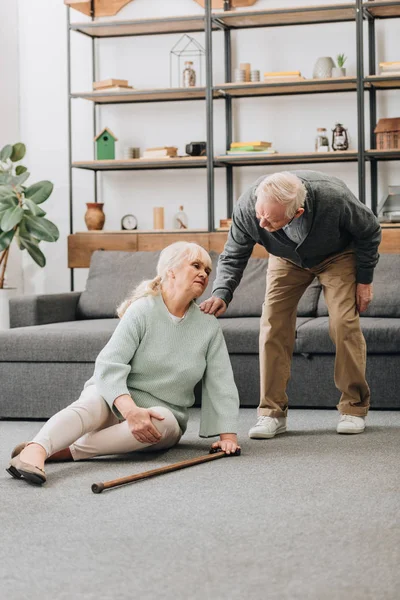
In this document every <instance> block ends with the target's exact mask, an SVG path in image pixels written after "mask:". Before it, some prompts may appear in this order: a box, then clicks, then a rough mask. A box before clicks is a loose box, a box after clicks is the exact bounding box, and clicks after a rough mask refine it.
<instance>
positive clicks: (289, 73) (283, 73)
mask: <svg viewBox="0 0 400 600" xmlns="http://www.w3.org/2000/svg"><path fill="white" fill-rule="evenodd" d="M264 77H301V73H300V71H267V72H265V73H264Z"/></svg>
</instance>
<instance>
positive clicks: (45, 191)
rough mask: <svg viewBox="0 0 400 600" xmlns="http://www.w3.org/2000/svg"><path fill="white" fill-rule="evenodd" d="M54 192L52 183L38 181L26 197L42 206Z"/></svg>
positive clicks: (30, 188) (26, 193) (29, 189)
mask: <svg viewBox="0 0 400 600" xmlns="http://www.w3.org/2000/svg"><path fill="white" fill-rule="evenodd" d="M52 191H53V184H52V183H51V181H38V182H37V183H34V184H33V185H31V186H30V187H28V189H27V190H26V191H25V197H26V198H30V199H31V200H33V202H34V203H35V204H41V203H42V202H44V201H45V200H47V198H48V197H49V196H50V194H51V192H52Z"/></svg>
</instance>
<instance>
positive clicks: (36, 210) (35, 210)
mask: <svg viewBox="0 0 400 600" xmlns="http://www.w3.org/2000/svg"><path fill="white" fill-rule="evenodd" d="M24 204H25V206H26V207H27V208H29V211H30V213H32V215H33V216H34V217H35V216H36V217H44V216H45V214H46V213H45V212H44V210H42V209H41V208H40V206H38V205H37V204H35V203H34V202H32V200H31V199H30V198H24Z"/></svg>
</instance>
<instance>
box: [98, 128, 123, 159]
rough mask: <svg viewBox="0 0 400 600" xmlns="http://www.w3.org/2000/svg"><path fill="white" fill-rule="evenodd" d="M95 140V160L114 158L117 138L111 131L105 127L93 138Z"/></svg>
mask: <svg viewBox="0 0 400 600" xmlns="http://www.w3.org/2000/svg"><path fill="white" fill-rule="evenodd" d="M94 141H95V142H96V158H97V160H114V159H115V142H117V141H118V138H116V137H115V135H114V134H113V132H112V131H111V130H110V129H108V127H105V128H104V129H103V131H100V133H99V134H98V135H97V136H96V137H95V138H94Z"/></svg>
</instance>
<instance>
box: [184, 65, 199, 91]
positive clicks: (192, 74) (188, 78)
mask: <svg viewBox="0 0 400 600" xmlns="http://www.w3.org/2000/svg"><path fill="white" fill-rule="evenodd" d="M182 85H183V87H186V88H187V87H195V85H196V71H195V70H194V69H193V62H192V61H191V60H187V61H186V62H185V68H184V69H183V73H182Z"/></svg>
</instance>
